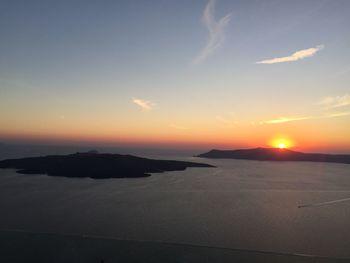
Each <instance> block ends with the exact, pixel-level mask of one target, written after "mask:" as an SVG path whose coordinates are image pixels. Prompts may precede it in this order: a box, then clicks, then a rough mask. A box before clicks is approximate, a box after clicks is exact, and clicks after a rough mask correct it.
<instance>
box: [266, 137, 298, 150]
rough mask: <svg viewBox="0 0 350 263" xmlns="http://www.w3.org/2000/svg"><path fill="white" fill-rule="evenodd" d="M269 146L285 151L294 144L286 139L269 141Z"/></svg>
mask: <svg viewBox="0 0 350 263" xmlns="http://www.w3.org/2000/svg"><path fill="white" fill-rule="evenodd" d="M270 145H271V146H272V147H273V148H279V149H287V148H290V147H292V146H294V143H293V141H292V140H290V139H287V138H285V137H284V138H275V139H272V140H271V141H270Z"/></svg>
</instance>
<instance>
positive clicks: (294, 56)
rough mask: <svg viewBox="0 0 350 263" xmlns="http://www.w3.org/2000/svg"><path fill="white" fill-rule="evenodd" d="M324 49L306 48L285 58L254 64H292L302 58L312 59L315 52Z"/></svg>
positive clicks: (319, 47)
mask: <svg viewBox="0 0 350 263" xmlns="http://www.w3.org/2000/svg"><path fill="white" fill-rule="evenodd" d="M323 48H324V45H318V46H316V47H312V48H307V49H303V50H299V51H296V52H294V53H293V54H292V55H289V56H286V57H278V58H272V59H266V60H261V61H257V62H255V63H256V64H276V63H283V62H293V61H298V60H301V59H304V58H308V57H312V56H314V55H315V54H316V53H317V52H319V51H320V50H322V49H323Z"/></svg>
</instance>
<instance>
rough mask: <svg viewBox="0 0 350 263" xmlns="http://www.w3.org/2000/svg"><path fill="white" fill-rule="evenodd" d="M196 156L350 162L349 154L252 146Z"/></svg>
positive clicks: (214, 151)
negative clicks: (305, 151) (251, 147)
mask: <svg viewBox="0 0 350 263" xmlns="http://www.w3.org/2000/svg"><path fill="white" fill-rule="evenodd" d="M197 157H203V158H213V159H245V160H259V161H304V162H330V163H347V164H350V155H349V154H323V153H303V152H296V151H292V150H288V149H277V148H254V149H239V150H211V151H209V152H207V153H203V154H199V155H198V156H197Z"/></svg>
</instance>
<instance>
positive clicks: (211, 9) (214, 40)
mask: <svg viewBox="0 0 350 263" xmlns="http://www.w3.org/2000/svg"><path fill="white" fill-rule="evenodd" d="M215 2H216V0H209V2H208V4H207V5H206V7H205V9H204V12H203V16H202V22H203V23H204V25H205V26H206V27H207V29H208V31H209V39H208V43H207V45H206V46H205V47H204V48H203V49H202V50H201V52H200V53H199V55H198V56H197V57H196V58H195V59H194V60H193V64H199V63H201V62H203V61H204V60H205V59H206V58H207V57H208V56H209V55H210V54H211V53H213V52H214V51H215V50H216V49H218V48H219V47H221V45H222V44H223V43H224V41H225V32H224V30H225V27H226V26H227V24H228V23H229V21H230V20H231V16H232V14H231V13H229V14H227V15H226V16H224V17H222V18H220V19H219V20H218V21H216V20H215V17H214V13H215Z"/></svg>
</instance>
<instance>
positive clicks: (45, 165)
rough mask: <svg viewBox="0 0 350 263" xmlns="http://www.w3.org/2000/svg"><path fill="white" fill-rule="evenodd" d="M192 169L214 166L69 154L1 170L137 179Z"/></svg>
mask: <svg viewBox="0 0 350 263" xmlns="http://www.w3.org/2000/svg"><path fill="white" fill-rule="evenodd" d="M188 167H214V166H212V165H209V164H204V163H194V162H183V161H172V160H153V159H147V158H141V157H136V156H132V155H121V154H109V153H97V152H96V151H90V152H85V153H75V154H69V155H48V156H43V157H29V158H21V159H7V160H3V161H0V168H14V169H19V170H18V171H17V173H20V174H47V175H51V176H63V177H90V178H94V179H103V178H136V177H147V176H150V173H162V172H166V171H182V170H185V169H186V168H188Z"/></svg>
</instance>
